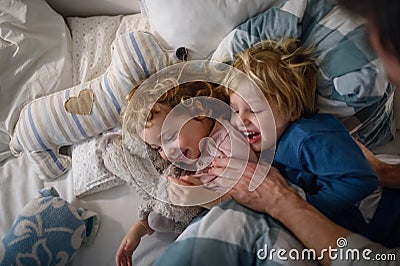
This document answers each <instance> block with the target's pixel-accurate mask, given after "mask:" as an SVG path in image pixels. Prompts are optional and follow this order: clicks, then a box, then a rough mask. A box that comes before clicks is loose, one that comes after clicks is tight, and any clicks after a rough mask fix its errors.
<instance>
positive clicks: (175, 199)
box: [168, 176, 219, 206]
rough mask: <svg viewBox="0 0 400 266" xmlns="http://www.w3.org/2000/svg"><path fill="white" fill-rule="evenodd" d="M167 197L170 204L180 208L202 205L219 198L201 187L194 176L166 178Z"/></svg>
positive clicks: (201, 184)
mask: <svg viewBox="0 0 400 266" xmlns="http://www.w3.org/2000/svg"><path fill="white" fill-rule="evenodd" d="M168 180H169V181H170V185H169V186H168V196H169V199H170V201H171V203H173V204H176V205H181V206H197V205H203V204H205V203H208V202H210V201H213V200H215V199H217V198H219V195H218V194H217V193H215V192H214V191H211V190H209V189H206V188H204V187H203V183H201V181H200V180H198V179H197V178H196V177H195V176H181V177H180V179H179V180H178V179H175V178H173V177H168Z"/></svg>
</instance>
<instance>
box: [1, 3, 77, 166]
mask: <svg viewBox="0 0 400 266" xmlns="http://www.w3.org/2000/svg"><path fill="white" fill-rule="evenodd" d="M44 18H45V19H44ZM71 62H72V61H71V36H70V33H69V30H68V28H67V26H66V24H65V22H64V19H63V17H61V16H60V15H59V14H57V13H56V12H55V11H54V10H52V9H51V8H50V7H49V6H48V4H47V3H46V1H44V0H1V1H0V165H1V164H3V163H4V162H5V160H6V159H8V158H9V157H10V156H11V152H10V151H9V146H8V144H9V141H10V136H11V135H12V133H13V130H14V126H15V124H16V122H17V120H18V118H19V113H20V110H21V108H22V107H23V106H24V105H25V104H27V103H28V102H29V101H31V100H33V99H36V98H38V97H41V96H45V95H48V94H50V93H53V92H56V91H59V90H62V89H65V88H67V87H70V86H71V85H72V63H71ZM49 111H50V110H49Z"/></svg>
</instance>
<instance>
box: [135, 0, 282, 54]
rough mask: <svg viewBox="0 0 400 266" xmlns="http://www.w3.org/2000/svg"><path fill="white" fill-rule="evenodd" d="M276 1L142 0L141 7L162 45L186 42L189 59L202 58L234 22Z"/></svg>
mask: <svg viewBox="0 0 400 266" xmlns="http://www.w3.org/2000/svg"><path fill="white" fill-rule="evenodd" d="M278 1H279V0H239V1H226V0H203V1H197V0H191V1H190V0H189V1H188V0H171V1H165V0H141V9H142V13H143V14H145V15H146V16H148V18H149V23H150V26H151V31H152V32H153V33H154V34H156V36H157V37H158V38H159V39H161V40H163V41H164V43H163V45H164V46H166V47H168V48H172V49H177V48H178V47H180V46H185V47H186V48H188V49H189V51H190V52H189V54H190V58H189V59H205V58H206V57H207V56H208V55H210V54H211V52H212V51H214V50H215V48H217V46H218V44H219V43H220V42H221V40H222V39H223V37H224V36H225V35H226V34H228V33H229V32H230V31H231V30H232V29H233V28H234V27H235V26H237V25H239V24H240V23H242V22H244V21H245V20H246V19H247V18H249V17H252V16H254V15H256V14H258V13H260V12H262V11H263V10H265V9H267V8H268V7H270V6H272V5H274V4H275V3H276V2H278Z"/></svg>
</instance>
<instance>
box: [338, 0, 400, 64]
mask: <svg viewBox="0 0 400 266" xmlns="http://www.w3.org/2000/svg"><path fill="white" fill-rule="evenodd" d="M336 1H337V2H338V3H339V4H340V5H342V6H343V7H345V8H346V9H348V10H349V11H350V12H353V13H354V14H357V15H360V16H363V17H365V18H366V19H368V20H369V22H370V23H372V24H373V25H375V26H376V28H377V30H378V33H379V37H380V41H381V44H382V46H383V47H384V48H385V49H387V50H389V51H393V53H394V54H395V55H396V57H397V58H398V60H400V32H399V29H398V26H399V25H400V1H399V0H336Z"/></svg>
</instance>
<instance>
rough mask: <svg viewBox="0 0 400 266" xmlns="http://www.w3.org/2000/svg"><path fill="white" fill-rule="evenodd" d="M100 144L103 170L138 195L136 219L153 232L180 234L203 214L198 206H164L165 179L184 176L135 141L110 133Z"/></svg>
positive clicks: (146, 147) (138, 141)
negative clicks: (145, 222) (107, 171)
mask: <svg viewBox="0 0 400 266" xmlns="http://www.w3.org/2000/svg"><path fill="white" fill-rule="evenodd" d="M100 143H101V144H100V145H99V147H100V149H101V152H102V154H103V160H104V166H105V168H106V169H107V170H109V171H110V172H111V173H112V174H114V175H116V176H118V177H119V178H121V179H122V180H125V181H126V182H127V183H128V184H129V185H130V187H131V188H132V189H133V190H134V191H136V193H138V195H140V197H141V202H140V204H139V207H138V216H139V219H141V220H142V219H146V217H148V222H149V225H150V227H151V228H152V229H153V230H155V231H158V232H172V233H175V234H180V233H182V232H183V230H184V229H185V228H186V227H187V226H188V225H189V223H190V222H191V221H192V219H193V218H194V217H196V216H197V215H198V214H199V213H200V212H201V211H202V210H203V208H202V207H198V206H190V207H188V206H176V205H173V204H170V203H168V202H169V200H168V180H167V176H174V177H175V178H179V177H180V176H181V175H184V174H185V173H186V172H185V171H183V170H181V169H179V168H177V167H175V166H174V165H172V164H170V163H169V162H168V161H166V160H163V159H162V158H161V156H160V154H159V153H158V152H157V151H155V150H154V149H151V148H150V147H149V146H148V145H147V144H145V143H144V142H143V141H142V140H141V139H140V138H139V137H137V136H134V135H129V136H127V137H126V138H125V139H124V141H122V135H121V134H120V133H118V132H117V133H110V134H105V136H104V137H103V138H102V140H100ZM130 166H133V167H130ZM161 217H164V218H166V219H162V218H161ZM160 221H161V222H160Z"/></svg>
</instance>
